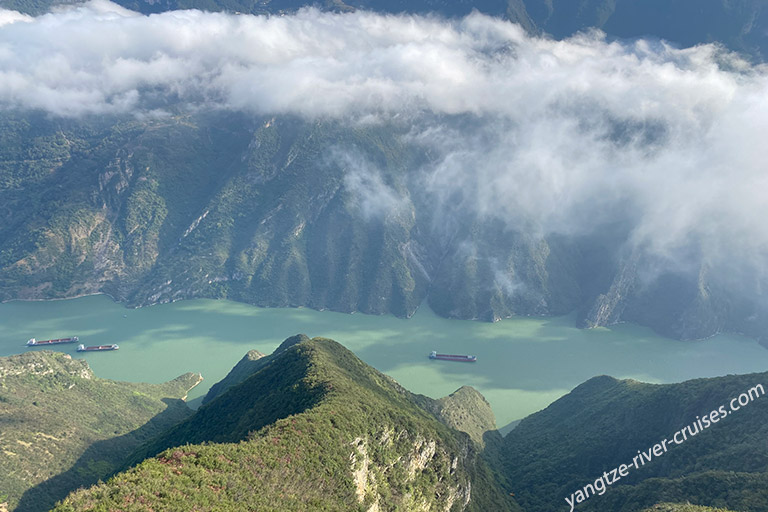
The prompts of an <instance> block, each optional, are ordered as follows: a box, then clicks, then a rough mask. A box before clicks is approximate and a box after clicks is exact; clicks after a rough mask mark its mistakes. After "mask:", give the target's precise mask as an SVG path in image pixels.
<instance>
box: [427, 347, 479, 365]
mask: <svg viewBox="0 0 768 512" xmlns="http://www.w3.org/2000/svg"><path fill="white" fill-rule="evenodd" d="M429 358H430V359H437V360H440V361H457V362H459V363H474V362H475V361H477V356H467V355H461V354H438V353H437V351H436V350H433V351H432V352H431V353H430V354H429Z"/></svg>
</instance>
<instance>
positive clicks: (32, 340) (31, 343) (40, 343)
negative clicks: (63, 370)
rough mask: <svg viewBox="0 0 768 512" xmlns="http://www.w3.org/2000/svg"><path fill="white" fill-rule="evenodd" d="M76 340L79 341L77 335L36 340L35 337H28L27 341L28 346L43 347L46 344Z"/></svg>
mask: <svg viewBox="0 0 768 512" xmlns="http://www.w3.org/2000/svg"><path fill="white" fill-rule="evenodd" d="M76 341H80V338H78V337H77V336H72V337H71V338H58V339H55V340H40V341H38V340H36V339H35V338H30V339H29V340H28V341H27V346H28V347H44V346H47V345H59V344H61V343H75V342H76Z"/></svg>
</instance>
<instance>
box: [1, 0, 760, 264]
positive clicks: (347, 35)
mask: <svg viewBox="0 0 768 512" xmlns="http://www.w3.org/2000/svg"><path fill="white" fill-rule="evenodd" d="M163 95H167V96H169V97H173V98H177V99H178V101H180V102H182V103H188V104H190V105H192V106H195V107H198V106H200V107H221V108H229V109H237V110H245V111H250V112H255V113H261V114H294V115H299V116H305V117H308V118H315V117H318V116H330V117H337V118H346V117H350V116H351V117H355V118H356V119H358V120H360V119H368V120H371V119H373V120H375V119H382V118H387V117H393V116H394V115H397V114H400V115H401V118H402V117H405V118H407V119H408V120H409V121H413V122H414V123H415V124H416V125H418V126H419V127H420V128H419V129H414V130H413V132H412V134H411V137H412V140H413V141H415V142H418V143H420V144H424V145H427V146H430V149H431V151H430V154H431V155H432V156H433V158H434V162H433V164H432V165H431V166H430V167H429V168H428V169H426V170H425V172H426V178H425V181H424V183H425V186H426V187H427V188H428V189H429V190H430V191H431V192H432V193H433V194H435V196H436V197H442V198H445V199H446V203H448V202H450V204H451V205H454V204H455V203H454V202H453V200H451V201H448V198H453V197H455V195H456V194H459V195H461V196H462V197H463V198H464V203H463V205H462V207H463V208H464V209H465V210H469V211H473V212H476V213H478V214H479V215H486V216H495V217H499V218H502V219H504V220H505V221H507V222H508V223H509V224H510V225H512V226H525V227H526V228H527V229H529V230H537V231H539V232H540V233H542V234H545V233H549V232H561V233H582V232H586V231H589V230H591V229H593V228H594V227H595V226H599V225H601V224H604V223H606V222H610V221H611V220H613V219H616V218H621V219H623V220H626V221H627V222H628V223H629V224H630V225H631V226H632V229H631V233H630V234H629V235H628V236H630V237H631V242H632V243H633V244H635V245H636V246H640V247H644V248H646V250H648V251H650V252H652V253H654V254H656V255H658V256H661V257H662V258H668V259H670V260H673V259H676V258H680V257H681V256H680V255H681V254H682V253H683V252H685V251H683V250H682V249H683V248H686V251H688V252H690V251H689V249H690V246H691V245H694V246H699V247H700V249H701V250H702V251H703V252H705V253H707V254H710V255H712V257H715V256H717V257H722V258H724V257H727V256H728V254H729V253H730V254H732V253H738V254H739V255H740V256H744V255H749V256H750V258H754V259H755V261H765V260H764V256H765V254H766V251H767V250H768V223H766V222H765V221H764V219H766V218H768V201H766V200H765V197H764V196H765V192H766V191H767V190H768V169H767V168H766V159H765V148H764V142H763V139H764V138H765V135H764V134H766V133H768V72H766V69H765V68H764V67H750V66H749V65H747V64H746V63H745V62H743V61H741V60H739V59H738V58H737V57H735V56H734V55H732V54H728V53H726V52H724V51H722V50H721V49H719V48H717V47H715V46H711V45H704V46H699V47H695V48H689V49H682V50H680V49H674V48H671V47H669V46H666V45H664V44H663V43H652V42H646V41H638V42H636V43H632V44H620V43H616V42H609V41H606V40H605V39H604V37H603V36H602V35H601V34H600V33H592V34H586V35H580V36H578V37H575V38H572V39H569V40H566V41H552V40H548V39H541V38H533V37H529V36H527V35H526V34H525V33H524V32H523V30H522V29H520V28H519V27H518V26H516V25H513V24H511V23H507V22H504V21H501V20H497V19H493V18H489V17H486V16H483V15H480V14H472V15H470V16H468V17H466V18H464V19H462V20H457V21H445V20H441V19H437V18H425V17H416V16H387V15H378V14H373V13H366V12H357V13H353V14H343V15H340V14H330V13H321V12H319V11H317V10H314V9H305V10H301V11H299V12H298V13H297V14H296V15H292V16H284V17H255V16H235V15H227V14H212V13H203V12H199V11H177V12H168V13H163V14H156V15H151V16H142V15H139V14H136V13H132V12H130V11H126V10H125V9H123V8H121V7H118V6H116V5H115V4H111V3H109V2H106V1H104V0H100V1H95V2H91V3H89V4H86V5H85V6H80V7H77V8H69V9H65V10H60V11H57V12H54V13H51V14H47V15H44V16H40V17H37V18H34V19H32V18H29V17H25V16H22V15H19V14H18V13H13V12H11V11H0V105H1V106H3V107H4V108H37V109H43V110H46V111H48V112H50V113H52V114H54V115H60V116H75V117H76V116H81V115H86V114H102V113H134V114H138V115H145V114H153V115H158V112H156V111H155V110H154V109H156V108H157V104H156V102H154V101H153V100H155V99H157V97H158V96H163ZM402 114H405V115H402ZM346 186H347V187H348V188H352V189H355V190H358V191H362V192H365V194H363V195H362V196H361V197H372V198H374V199H376V200H375V201H373V200H372V201H371V202H370V204H369V206H370V208H369V211H368V213H369V214H371V215H372V214H374V213H375V212H374V210H376V208H379V205H382V204H383V205H385V206H386V205H389V206H388V207H396V206H397V204H398V201H400V200H401V198H399V197H397V195H396V192H395V190H394V189H392V188H390V187H388V186H386V185H385V184H384V182H383V181H381V177H380V176H379V175H378V174H375V173H374V174H371V173H367V172H363V173H359V172H351V173H350V174H349V176H348V178H347V182H346ZM366 204H368V203H365V202H364V203H363V206H364V207H365V205H366ZM371 205H374V206H371ZM392 205H394V206H392ZM761 258H762V259H761Z"/></svg>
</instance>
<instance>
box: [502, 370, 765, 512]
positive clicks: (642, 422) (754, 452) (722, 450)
mask: <svg viewBox="0 0 768 512" xmlns="http://www.w3.org/2000/svg"><path fill="white" fill-rule="evenodd" d="M766 382H768V373H756V374H749V375H729V376H727V377H718V378H711V379H696V380H691V381H686V382H682V383H679V384H663V385H662V384H646V383H642V382H638V381H634V380H617V379H614V378H611V377H607V376H601V377H594V378H592V379H590V380H589V381H587V382H585V383H583V384H581V385H579V386H578V387H576V388H575V389H574V390H573V391H571V392H570V393H569V394H568V395H566V396H564V397H562V398H560V399H559V400H557V401H555V402H554V403H552V404H551V405H550V406H549V407H547V408H546V409H544V410H542V411H539V412H537V413H534V414H532V415H531V416H529V417H527V418H525V419H524V420H523V421H522V422H521V423H520V424H519V425H518V426H517V427H516V428H515V430H513V431H512V432H510V433H509V434H508V435H507V436H506V437H505V438H504V447H503V448H502V452H503V456H502V458H503V460H504V462H503V465H504V468H505V469H504V470H502V473H503V474H505V475H506V476H507V477H508V478H509V480H510V481H511V482H514V485H515V486H517V488H516V490H514V492H515V495H516V496H517V498H518V500H519V501H520V504H521V505H522V506H523V508H524V509H525V510H528V511H531V512H537V511H548V510H552V509H553V508H556V507H559V506H567V505H566V501H565V498H567V497H571V500H573V498H572V493H575V492H576V491H577V490H582V489H584V488H585V486H586V485H587V484H592V483H594V482H595V480H596V479H598V478H600V479H603V483H606V490H604V491H602V494H597V493H593V494H594V495H592V496H590V497H588V499H586V501H584V503H583V504H580V505H578V508H577V510H616V511H622V512H631V511H638V510H642V509H644V508H646V507H651V506H652V505H655V504H657V503H660V502H676V503H685V502H691V503H694V504H699V505H706V506H718V507H724V508H727V509H733V510H748V511H765V510H768V506H767V505H766V503H768V500H767V499H766V497H767V494H766V493H768V485H766V482H768V450H766V447H765V445H764V443H762V442H761V441H760V440H761V439H763V438H764V437H765V435H766V434H765V424H766V422H765V421H766V420H765V418H766V415H768V397H766V396H765V392H766V388H765V383H766ZM750 390H752V391H751V393H752V395H751V397H749V393H750ZM761 390H762V392H761ZM742 395H743V396H742ZM739 397H741V401H737V400H739ZM731 404H733V405H734V406H735V409H732V408H731ZM721 406H722V407H721ZM712 411H716V413H715V414H714V419H715V420H716V421H714V422H712V421H711V419H710V418H712V417H713V416H712ZM705 417H706V418H707V419H706V420H704V419H703V418H705ZM683 429H685V436H683V435H682V434H680V433H679V432H681V431H682V430H683ZM675 435H677V437H676V438H675ZM678 441H679V442H680V443H679V444H678ZM660 443H663V444H664V446H665V447H666V450H662V449H661V444H660ZM656 444H659V446H660V447H659V449H658V450H656V452H655V453H653V454H651V453H650V452H648V450H649V448H653V447H654V446H655V445H656ZM640 452H643V453H647V454H648V457H647V459H648V460H646V459H640V460H639V462H638V464H637V466H635V465H634V463H633V457H638V456H639V453H640ZM640 462H642V464H641V463H640ZM621 464H626V465H628V466H629V469H628V470H627V471H626V472H625V474H624V475H619V478H614V477H613V476H611V470H612V469H613V468H619V466H620V465H621ZM606 471H607V472H608V475H609V476H608V477H604V476H603V473H604V472H606ZM617 475H618V473H617ZM614 476H615V475H614ZM605 478H607V479H608V480H609V481H608V482H606V481H605ZM610 481H613V483H610ZM595 485H598V484H595ZM582 492H584V491H582ZM662 510H663V508H662Z"/></svg>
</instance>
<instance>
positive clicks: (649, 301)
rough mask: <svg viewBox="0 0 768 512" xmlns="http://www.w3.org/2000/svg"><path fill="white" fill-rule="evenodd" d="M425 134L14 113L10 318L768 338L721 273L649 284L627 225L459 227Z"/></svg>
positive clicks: (8, 220) (5, 194)
mask: <svg viewBox="0 0 768 512" xmlns="http://www.w3.org/2000/svg"><path fill="white" fill-rule="evenodd" d="M461 122H463V121H461ZM410 129H411V127H410V126H409V125H408V124H398V123H388V124H385V125H371V126H359V125H358V126H356V125H354V124H353V123H347V122H343V121H332V120H327V121H315V122H307V121H302V120H299V119H296V118H291V117H278V118H267V119H263V118H262V119H260V118H258V117H254V116H246V115H243V114H236V113H210V114H196V115H189V114H184V115H182V114H179V115H178V116H176V117H174V118H170V119H163V120H146V121H140V120H131V119H122V120H121V119H108V118H105V119H102V120H100V121H98V122H96V121H87V122H86V121H73V120H69V121H67V120H52V119H46V118H45V117H43V116H32V117H27V116H21V115H19V114H15V115H11V114H6V115H5V116H4V121H3V122H2V138H3V140H2V144H0V179H1V180H2V182H3V187H2V189H0V198H2V203H3V205H4V208H3V209H2V210H1V211H0V218H2V222H0V240H2V241H3V248H2V250H1V251H0V284H1V285H2V287H0V299H2V300H9V299H14V298H22V299H39V298H61V297H72V296H77V295H82V294H87V293H95V292H105V293H108V294H110V295H111V296H113V297H114V298H116V299H117V300H120V301H125V302H127V303H128V304H129V305H134V306H136V305H147V304H153V303H158V302H169V301H175V300H180V299H186V298H195V297H213V298H229V299H234V300H238V301H244V302H249V303H253V304H257V305H260V306H272V307H286V306H309V307H313V308H316V309H332V310H336V311H347V312H352V311H361V312H364V313H373V314H384V313H392V314H395V315H397V316H401V317H405V316H410V315H412V314H413V313H414V311H415V310H416V309H417V307H418V306H419V305H420V304H421V303H422V302H423V301H424V299H425V298H426V299H427V301H428V303H429V305H430V307H431V308H433V309H434V310H435V311H436V312H437V313H438V314H440V315H444V316H451V317H458V318H475V319H481V320H498V319H500V318H504V317H508V316H511V315H531V314H534V315H560V314H566V313H568V312H570V311H574V310H577V311H579V312H580V317H581V319H582V322H584V324H585V325H587V326H595V325H606V324H610V323H613V322H616V321H621V320H633V321H637V322H639V323H641V324H645V325H650V326H651V327H653V328H655V329H657V330H659V331H660V332H662V333H665V334H668V335H671V336H675V337H681V338H702V337H706V336H710V335H712V334H714V333H716V332H720V331H723V330H726V331H727V330H731V331H737V332H745V333H748V334H753V335H759V334H758V333H759V332H761V330H760V326H761V325H762V323H763V322H764V321H765V319H764V315H762V314H761V313H760V312H759V311H756V310H755V309H754V308H755V306H756V305H757V302H754V303H752V302H750V299H749V298H748V297H747V298H744V297H737V296H733V295H732V294H733V290H729V289H727V288H719V287H718V281H716V280H715V279H717V278H718V275H717V274H716V273H714V272H709V271H708V270H707V268H706V266H704V267H702V270H701V271H700V272H699V273H698V274H696V273H692V274H690V273H688V274H679V275H675V274H671V275H670V276H668V277H667V278H666V279H661V280H659V281H658V282H657V283H656V284H655V285H654V286H653V287H648V286H647V284H643V281H642V276H643V272H644V271H643V261H642V259H640V260H638V258H636V257H634V258H633V257H629V258H626V257H621V256H620V254H621V251H620V248H621V246H622V245H623V244H624V243H625V237H626V234H625V233H622V227H621V226H618V227H611V226H606V227H605V228H604V229H601V230H598V231H597V232H595V233H594V234H591V235H587V236H580V237H565V236H559V235H552V236H547V235H544V236H542V235H538V236H537V235H532V234H529V233H526V232H525V231H515V230H511V229H510V228H509V227H508V226H507V225H505V224H504V223H503V222H501V221H496V220H493V219H488V218H483V217H482V216H481V215H479V214H473V213H471V212H469V211H467V212H464V213H463V214H462V213H460V210H458V209H453V208H452V206H451V203H450V200H449V201H448V202H446V201H445V199H441V198H440V197H439V196H437V195H435V193H434V192H432V191H430V190H429V189H428V188H425V187H424V180H425V179H426V177H425V176H426V175H424V174H422V173H420V171H419V169H421V168H424V167H427V168H428V166H429V158H430V157H429V153H428V152H427V151H428V150H427V151H425V148H424V147H422V146H420V145H418V144H413V143H409V142H408V139H407V137H406V138H404V134H406V133H407V132H408V130H410ZM456 200H457V201H461V198H460V197H459V198H456ZM523 229H524V228H523ZM739 293H742V292H739Z"/></svg>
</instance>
